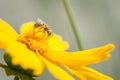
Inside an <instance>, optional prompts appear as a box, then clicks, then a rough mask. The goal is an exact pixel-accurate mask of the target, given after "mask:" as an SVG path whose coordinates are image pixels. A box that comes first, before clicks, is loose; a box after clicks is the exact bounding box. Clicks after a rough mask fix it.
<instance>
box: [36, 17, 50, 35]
mask: <svg viewBox="0 0 120 80" xmlns="http://www.w3.org/2000/svg"><path fill="white" fill-rule="evenodd" d="M34 28H43V29H44V32H47V34H48V36H51V35H52V32H51V30H50V29H49V27H48V25H47V24H46V23H45V22H43V21H42V20H41V19H39V18H38V19H37V22H36V23H35V24H34Z"/></svg>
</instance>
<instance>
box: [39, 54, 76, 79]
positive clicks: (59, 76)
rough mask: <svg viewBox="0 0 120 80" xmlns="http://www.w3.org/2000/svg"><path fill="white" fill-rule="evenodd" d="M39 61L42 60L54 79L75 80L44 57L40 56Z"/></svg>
mask: <svg viewBox="0 0 120 80" xmlns="http://www.w3.org/2000/svg"><path fill="white" fill-rule="evenodd" d="M40 59H42V60H43V62H44V63H45V65H46V67H47V69H48V70H49V71H50V72H51V73H52V74H53V76H54V77H56V78H57V79H59V80H75V79H74V78H73V77H72V76H70V75H69V74H68V73H67V72H65V71H64V70H63V69H61V68H60V67H58V66H57V65H55V64H53V63H51V62H49V61H48V60H47V59H45V58H44V57H42V56H40Z"/></svg>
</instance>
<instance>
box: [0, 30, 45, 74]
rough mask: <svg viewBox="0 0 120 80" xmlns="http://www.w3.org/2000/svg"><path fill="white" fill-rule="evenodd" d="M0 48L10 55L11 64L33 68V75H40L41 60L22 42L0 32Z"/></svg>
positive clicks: (41, 69)
mask: <svg viewBox="0 0 120 80" xmlns="http://www.w3.org/2000/svg"><path fill="white" fill-rule="evenodd" d="M0 48H3V49H5V50H6V51H7V53H8V54H9V55H10V56H11V59H12V63H13V65H20V66H21V67H22V68H23V69H31V70H33V75H34V76H37V75H40V74H41V73H42V71H43V69H44V65H43V63H42V61H40V59H39V58H38V56H37V55H36V54H35V53H33V52H32V51H30V50H29V49H28V48H27V47H26V46H25V45H24V44H22V43H19V42H17V41H14V40H12V39H11V38H10V37H8V36H7V35H5V34H3V33H2V32H0Z"/></svg>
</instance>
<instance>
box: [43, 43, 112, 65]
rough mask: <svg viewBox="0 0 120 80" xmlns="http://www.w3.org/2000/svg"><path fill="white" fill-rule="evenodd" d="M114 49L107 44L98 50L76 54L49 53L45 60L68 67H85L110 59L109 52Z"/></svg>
mask: <svg viewBox="0 0 120 80" xmlns="http://www.w3.org/2000/svg"><path fill="white" fill-rule="evenodd" d="M113 48H114V45H113V44H108V45H105V46H102V47H99V48H94V49H90V50H84V51H78V52H55V51H53V52H49V53H46V54H45V57H46V58H49V59H51V60H52V61H56V62H58V63H60V64H65V65H68V66H72V67H73V66H74V67H77V66H85V65H89V64H93V63H96V62H100V61H103V60H105V59H107V58H109V57H110V54H109V52H110V51H111V50H112V49H113Z"/></svg>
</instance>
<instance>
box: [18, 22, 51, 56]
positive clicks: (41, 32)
mask: <svg viewBox="0 0 120 80" xmlns="http://www.w3.org/2000/svg"><path fill="white" fill-rule="evenodd" d="M28 24H29V23H27V24H24V27H27V26H28ZM28 27H29V28H30V29H28V30H26V31H24V32H23V33H22V34H20V36H19V37H18V41H19V42H21V43H23V44H25V45H26V46H27V48H28V49H30V50H32V51H33V52H35V53H39V54H42V55H43V54H44V53H46V52H47V51H48V50H49V46H48V42H49V39H50V36H51V34H52V33H51V31H50V30H49V28H48V26H47V25H46V24H45V23H43V22H36V23H34V25H29V26H28Z"/></svg>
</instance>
